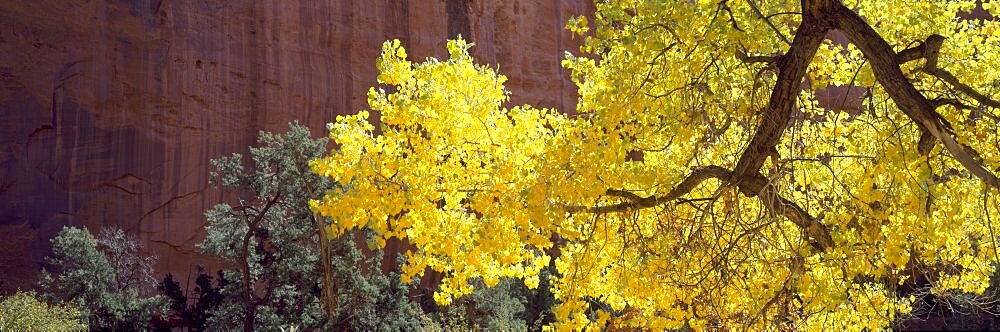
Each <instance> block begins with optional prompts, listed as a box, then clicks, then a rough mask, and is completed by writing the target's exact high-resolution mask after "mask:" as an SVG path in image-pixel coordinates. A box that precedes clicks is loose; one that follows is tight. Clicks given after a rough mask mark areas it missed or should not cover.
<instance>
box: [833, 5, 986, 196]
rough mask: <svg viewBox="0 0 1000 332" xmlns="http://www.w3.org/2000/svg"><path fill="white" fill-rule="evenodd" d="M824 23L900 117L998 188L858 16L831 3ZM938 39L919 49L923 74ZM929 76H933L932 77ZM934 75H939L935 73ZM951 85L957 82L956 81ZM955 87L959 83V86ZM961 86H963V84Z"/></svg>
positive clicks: (931, 63) (932, 60)
mask: <svg viewBox="0 0 1000 332" xmlns="http://www.w3.org/2000/svg"><path fill="white" fill-rule="evenodd" d="M827 21H828V22H830V24H833V25H834V26H835V27H836V28H838V29H840V30H841V31H843V32H844V34H845V35H846V36H847V38H848V39H849V40H850V41H851V43H853V44H854V45H856V46H858V48H859V49H861V52H862V53H863V54H864V55H865V58H867V59H868V61H869V62H870V63H871V64H872V71H873V72H874V73H875V78H876V79H877V80H878V82H879V84H881V85H882V87H883V88H885V90H886V92H887V93H888V94H889V97H891V98H892V100H893V101H894V102H895V103H896V105H897V106H898V107H899V109H900V110H902V111H903V113H905V114H906V115H907V116H908V117H909V118H910V119H911V120H913V122H915V123H916V124H917V125H919V126H920V127H921V129H923V130H926V131H927V132H929V133H930V134H931V135H932V136H934V138H937V139H938V140H940V141H941V142H942V143H943V144H944V146H945V148H947V149H948V151H949V152H950V153H951V155H952V156H954V157H955V159H957V160H958V161H959V163H961V164H962V166H965V168H966V169H968V170H969V172H971V173H972V174H973V175H975V176H976V177H978V178H979V179H981V180H982V181H983V182H985V183H986V184H987V185H989V186H992V187H994V188H1000V179H998V178H997V176H996V175H995V174H993V173H992V172H990V171H989V170H987V169H986V167H984V166H983V164H982V163H981V162H979V161H978V160H977V159H976V158H975V157H973V155H972V154H971V153H970V151H972V152H974V150H972V149H971V148H969V147H967V146H965V145H963V144H961V143H959V142H958V141H957V140H955V137H954V133H953V132H952V129H951V126H948V125H947V124H946V123H944V122H943V121H942V120H943V119H942V117H941V115H940V114H938V113H937V112H936V111H935V110H934V106H933V105H932V103H931V102H930V101H929V100H927V98H926V97H924V95H923V94H921V93H920V91H917V89H916V88H915V87H914V86H913V83H912V82H910V81H909V79H907V78H906V76H905V75H903V71H902V70H901V69H900V68H899V60H900V59H901V58H904V57H903V56H899V55H898V54H896V53H895V52H894V51H893V50H892V47H891V46H889V43H887V42H886V41H885V39H883V38H882V36H881V35H879V34H878V32H876V31H875V30H874V29H873V28H872V27H871V26H870V25H868V23H867V22H865V20H864V19H863V18H861V16H859V15H858V14H857V13H855V12H854V11H852V10H851V9H849V8H847V7H845V6H844V5H843V4H840V3H834V6H833V8H832V10H831V11H830V13H829V15H828V16H827ZM939 39H942V38H941V37H934V36H931V37H930V38H928V41H927V42H924V43H923V45H922V46H923V47H924V49H923V50H922V52H921V53H922V54H924V55H925V56H929V57H928V58H927V64H926V65H925V70H927V68H937V56H936V54H937V51H938V50H939V48H940V46H938V48H937V49H935V48H933V46H934V45H935V44H936V43H938V41H937V40H939ZM914 52H915V51H905V50H904V52H903V53H905V54H906V55H905V57H910V56H912V55H910V54H912V53H914ZM932 70H933V69H932ZM931 74H932V75H934V73H931ZM938 74H941V73H940V72H938ZM949 76H950V74H949ZM950 78H951V79H954V76H950ZM945 81H948V79H945ZM953 81H955V82H957V79H954V80H953ZM959 84H961V83H960V82H959ZM962 86H965V85H964V84H963V85H962ZM965 87H968V86H965ZM956 88H958V89H960V90H961V89H962V87H961V86H956ZM970 89H971V88H970Z"/></svg>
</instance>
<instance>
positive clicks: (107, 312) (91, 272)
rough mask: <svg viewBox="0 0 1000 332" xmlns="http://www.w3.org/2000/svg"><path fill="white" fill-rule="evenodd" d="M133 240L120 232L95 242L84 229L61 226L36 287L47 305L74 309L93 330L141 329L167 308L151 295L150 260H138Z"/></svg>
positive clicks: (107, 233) (103, 235) (106, 234)
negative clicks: (66, 305) (49, 302)
mask: <svg viewBox="0 0 1000 332" xmlns="http://www.w3.org/2000/svg"><path fill="white" fill-rule="evenodd" d="M141 250H142V248H141V246H140V245H139V243H138V240H136V239H135V238H134V237H130V236H127V235H126V234H125V233H124V232H123V231H121V230H120V229H114V230H108V229H105V230H102V231H101V234H100V237H99V238H97V239H95V238H94V237H93V235H91V234H90V232H88V231H87V230H86V229H82V228H75V227H65V228H63V230H62V231H60V232H59V234H58V235H57V236H56V237H55V238H54V239H52V256H51V257H49V263H50V264H52V266H53V267H54V268H55V271H58V273H57V274H55V275H53V274H50V273H49V272H47V271H44V270H43V271H42V276H41V282H40V283H41V287H42V289H43V290H45V291H46V294H45V295H46V296H47V297H48V298H49V299H50V300H52V301H60V302H62V301H65V302H69V303H73V304H75V305H77V306H79V307H80V308H81V309H82V311H83V315H84V316H86V317H87V318H88V320H89V323H90V326H91V327H92V328H95V329H109V330H140V329H146V328H148V327H149V321H150V319H151V318H152V317H153V316H158V315H162V313H163V312H165V311H166V309H167V298H165V297H163V296H159V295H157V296H147V295H149V294H150V293H152V285H153V279H152V264H153V262H154V261H155V258H154V257H149V256H143V255H142V254H141Z"/></svg>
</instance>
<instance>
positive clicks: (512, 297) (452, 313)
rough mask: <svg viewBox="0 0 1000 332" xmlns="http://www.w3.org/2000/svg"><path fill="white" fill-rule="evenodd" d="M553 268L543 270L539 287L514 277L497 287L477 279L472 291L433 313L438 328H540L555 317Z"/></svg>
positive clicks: (501, 329) (535, 329) (463, 329)
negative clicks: (530, 285) (551, 284)
mask: <svg viewBox="0 0 1000 332" xmlns="http://www.w3.org/2000/svg"><path fill="white" fill-rule="evenodd" d="M552 270H553V269H552V268H546V269H544V270H542V273H541V274H540V275H539V277H540V282H539V287H537V288H535V289H530V288H528V287H527V286H525V285H524V283H523V282H522V281H520V280H518V279H514V278H504V279H501V281H500V283H498V284H497V285H496V286H494V287H486V285H485V284H484V283H483V282H482V281H477V282H476V283H475V284H474V286H475V288H476V289H475V290H474V291H473V292H472V294H469V295H467V296H463V297H461V298H459V299H458V300H456V301H455V302H453V303H452V304H450V305H448V306H443V307H437V308H436V312H433V313H431V314H430V317H431V319H432V320H433V321H434V323H435V324H436V327H437V328H440V329H442V330H446V331H465V330H485V331H537V330H540V329H541V328H542V327H543V326H544V325H545V324H548V323H551V322H552V321H553V319H554V317H553V315H552V312H551V309H552V306H553V305H554V304H555V298H554V297H553V295H552V293H551V291H550V290H549V287H548V285H549V278H550V277H551V274H552Z"/></svg>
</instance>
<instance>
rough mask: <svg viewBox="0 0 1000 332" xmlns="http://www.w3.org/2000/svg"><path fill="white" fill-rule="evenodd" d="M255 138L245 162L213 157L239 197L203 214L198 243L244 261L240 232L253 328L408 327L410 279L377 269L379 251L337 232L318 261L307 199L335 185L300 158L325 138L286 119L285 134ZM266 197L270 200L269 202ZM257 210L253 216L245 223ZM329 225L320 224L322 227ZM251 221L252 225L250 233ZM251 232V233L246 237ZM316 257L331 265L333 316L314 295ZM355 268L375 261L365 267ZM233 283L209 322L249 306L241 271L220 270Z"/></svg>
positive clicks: (320, 150) (220, 322)
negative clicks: (326, 256)
mask: <svg viewBox="0 0 1000 332" xmlns="http://www.w3.org/2000/svg"><path fill="white" fill-rule="evenodd" d="M258 142H259V146H258V147H252V148H250V164H249V165H244V160H243V156H242V155H240V154H233V155H231V156H227V157H222V158H218V159H215V160H213V161H212V165H214V166H215V167H216V169H217V171H216V172H213V174H212V175H213V176H212V177H213V182H214V183H216V184H219V185H221V186H222V187H224V188H226V189H227V190H233V191H234V192H236V193H237V195H238V196H239V198H238V200H237V201H236V204H228V203H223V204H219V205H216V206H215V207H213V208H212V209H210V210H208V211H206V212H205V216H206V218H207V219H208V225H207V226H206V227H205V231H206V233H207V234H206V238H205V240H204V241H203V242H202V243H201V244H200V245H199V248H200V249H201V250H202V251H203V252H206V253H209V254H212V255H216V256H218V257H220V258H223V259H224V260H225V261H228V262H230V263H233V264H234V266H240V265H242V264H243V257H242V251H243V240H244V238H245V237H246V238H247V239H248V242H249V246H248V250H247V262H246V263H247V266H248V267H249V270H250V278H251V280H252V281H253V284H255V285H263V288H262V289H256V290H255V291H254V292H253V301H252V303H251V304H250V305H251V306H253V307H254V308H253V309H254V312H255V319H254V324H255V326H254V327H255V328H257V329H260V330H279V329H280V328H281V327H287V326H297V327H298V328H300V329H303V330H308V329H317V328H324V327H326V328H336V329H353V330H400V329H403V330H412V329H414V328H418V327H419V324H420V318H419V316H420V315H421V313H420V310H419V308H417V307H416V306H415V305H414V304H413V303H412V302H411V301H409V299H408V297H407V291H408V286H407V285H405V284H403V283H402V282H400V281H399V277H398V275H396V274H389V275H384V274H382V273H381V271H380V270H379V269H378V268H377V267H378V266H380V261H381V257H382V256H381V255H380V254H379V253H376V254H375V255H371V256H368V258H366V255H363V254H362V253H361V252H360V251H359V250H358V249H357V248H356V246H355V244H354V243H353V242H352V241H351V240H350V239H351V237H344V238H342V239H339V240H335V241H331V246H332V250H333V252H334V257H333V259H332V261H331V262H329V263H324V262H321V258H320V254H319V241H321V240H324V241H325V239H319V236H317V223H316V220H314V219H313V218H314V215H313V213H312V212H311V211H310V210H309V205H308V201H309V199H311V198H314V197H316V196H318V195H320V194H321V193H324V192H326V191H327V190H330V189H332V188H334V184H333V182H332V181H330V180H329V179H326V178H323V177H320V176H318V175H316V174H315V173H312V172H311V171H310V169H309V166H308V162H309V160H311V159H314V158H318V157H320V156H322V155H323V154H324V153H325V151H326V143H327V140H326V139H311V138H310V133H309V129H308V128H306V127H304V126H301V125H298V124H296V123H292V124H290V125H289V130H288V132H287V133H286V134H284V135H276V134H272V133H267V132H262V133H261V134H260V137H259V140H258ZM272 200H274V202H273V203H272V204H271V205H270V206H268V203H269V202H271V201H272ZM258 217H259V220H260V222H259V223H257V224H254V223H253V221H254V220H257V219H258ZM326 224H327V223H325V222H324V223H323V225H326ZM251 228H253V231H251ZM248 234H249V236H248ZM322 264H331V265H332V267H333V271H334V275H335V278H334V279H335V280H336V281H337V283H338V284H337V285H335V289H336V290H337V295H338V302H339V303H338V306H337V307H338V314H337V317H334V318H333V319H329V318H328V317H326V316H325V314H324V312H323V308H322V302H321V300H320V289H321V287H322V284H321V282H320V280H321V279H322ZM361 266H371V267H375V268H373V269H368V270H369V272H368V273H365V272H364V269H362V268H360V267H361ZM224 275H225V278H226V279H228V280H234V281H238V282H233V283H229V284H227V285H225V286H223V287H221V291H220V292H221V296H222V298H223V299H222V300H221V305H219V307H218V308H217V309H215V310H213V311H212V317H211V318H209V322H208V325H209V326H210V327H212V328H226V329H233V328H236V327H235V326H237V324H241V323H242V322H244V318H245V315H246V312H247V309H246V308H247V302H246V298H245V291H246V289H245V283H243V282H242V280H243V279H242V278H243V275H242V271H240V270H238V269H237V270H226V271H225V272H224Z"/></svg>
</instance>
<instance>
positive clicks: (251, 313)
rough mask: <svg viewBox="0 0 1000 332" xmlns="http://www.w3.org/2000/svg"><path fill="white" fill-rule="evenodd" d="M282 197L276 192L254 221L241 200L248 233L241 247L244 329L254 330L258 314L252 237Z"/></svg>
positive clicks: (244, 236)
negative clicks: (253, 271) (252, 259)
mask: <svg viewBox="0 0 1000 332" xmlns="http://www.w3.org/2000/svg"><path fill="white" fill-rule="evenodd" d="M280 199H281V193H280V192H278V193H275V194H274V196H273V197H271V199H269V200H268V201H267V204H265V205H264V209H262V210H261V211H260V212H259V213H257V216H255V217H254V219H253V220H252V221H251V220H250V215H249V213H247V210H248V208H247V207H246V206H244V205H243V202H242V200H241V201H240V206H241V207H243V218H244V220H245V221H246V223H247V233H246V234H244V235H243V247H242V248H240V249H241V251H240V258H241V260H242V266H241V268H242V270H243V271H241V272H243V286H244V290H243V296H244V299H243V300H244V305H245V309H246V312H245V315H246V316H244V317H243V331H253V330H254V320H255V319H256V316H257V312H256V311H257V304H256V303H254V302H256V301H254V299H253V281H252V280H250V239H251V238H253V236H254V234H255V233H256V232H257V227H258V226H260V223H261V222H262V221H264V215H266V214H267V211H268V210H270V209H271V207H272V206H274V204H275V203H277V202H278V200H280Z"/></svg>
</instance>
